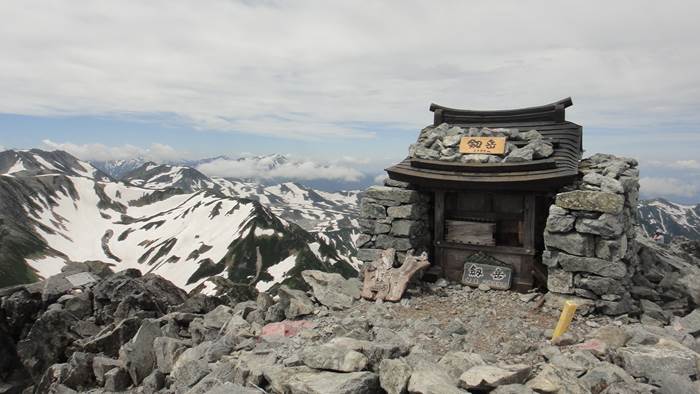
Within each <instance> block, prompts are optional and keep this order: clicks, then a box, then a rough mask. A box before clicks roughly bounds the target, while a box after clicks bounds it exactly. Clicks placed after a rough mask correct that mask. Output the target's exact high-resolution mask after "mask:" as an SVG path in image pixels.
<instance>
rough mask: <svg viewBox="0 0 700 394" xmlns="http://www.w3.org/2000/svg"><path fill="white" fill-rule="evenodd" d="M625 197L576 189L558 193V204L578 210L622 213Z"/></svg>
mask: <svg viewBox="0 0 700 394" xmlns="http://www.w3.org/2000/svg"><path fill="white" fill-rule="evenodd" d="M624 204H625V199H624V197H622V196H620V195H618V194H613V193H607V192H596V191H585V190H574V191H571V192H564V193H559V194H557V197H556V205H557V206H559V207H561V208H565V209H573V210H577V211H593V212H603V213H611V214H615V215H617V214H620V213H622V208H623V207H624Z"/></svg>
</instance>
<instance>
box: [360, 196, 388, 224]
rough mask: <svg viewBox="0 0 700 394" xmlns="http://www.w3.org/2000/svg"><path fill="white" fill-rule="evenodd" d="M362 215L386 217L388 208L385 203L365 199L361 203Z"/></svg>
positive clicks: (378, 217) (371, 217)
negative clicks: (375, 202) (380, 203)
mask: <svg viewBox="0 0 700 394" xmlns="http://www.w3.org/2000/svg"><path fill="white" fill-rule="evenodd" d="M360 217H363V218H369V219H383V218H385V217H386V208H384V206H383V205H379V204H374V203H371V202H367V200H364V199H363V200H362V202H361V203H360Z"/></svg>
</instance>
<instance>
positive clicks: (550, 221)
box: [546, 205, 576, 233]
mask: <svg viewBox="0 0 700 394" xmlns="http://www.w3.org/2000/svg"><path fill="white" fill-rule="evenodd" d="M575 222H576V218H575V217H574V216H573V215H569V214H568V211H567V210H566V209H564V208H560V207H558V206H556V205H552V206H550V207H549V216H548V217H547V225H546V230H547V231H549V232H552V233H567V232H569V231H571V230H573V229H574V223H575Z"/></svg>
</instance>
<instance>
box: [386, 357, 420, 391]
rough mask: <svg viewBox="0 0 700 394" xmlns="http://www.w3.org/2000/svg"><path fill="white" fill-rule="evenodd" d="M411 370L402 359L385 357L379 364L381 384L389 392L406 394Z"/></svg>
mask: <svg viewBox="0 0 700 394" xmlns="http://www.w3.org/2000/svg"><path fill="white" fill-rule="evenodd" d="M411 371H412V370H411V366H410V365H408V363H406V361H404V360H402V359H384V360H382V362H381V363H380V364H379V384H380V385H381V387H382V388H383V389H384V391H386V392H387V394H405V393H406V390H407V388H408V380H409V379H410V378H411Z"/></svg>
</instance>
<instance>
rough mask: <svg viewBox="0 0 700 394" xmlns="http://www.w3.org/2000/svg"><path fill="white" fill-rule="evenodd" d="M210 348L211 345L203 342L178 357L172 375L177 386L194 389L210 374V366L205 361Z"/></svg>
mask: <svg viewBox="0 0 700 394" xmlns="http://www.w3.org/2000/svg"><path fill="white" fill-rule="evenodd" d="M210 346H211V343H209V342H203V343H201V344H199V345H197V346H195V347H193V348H189V349H187V350H185V351H184V352H183V353H182V354H181V355H180V357H178V359H177V360H176V361H175V364H173V367H172V371H171V373H170V377H171V379H172V380H173V383H174V384H175V385H176V386H179V387H185V388H186V387H192V386H194V385H195V384H196V383H197V382H199V381H200V380H201V379H202V378H203V377H205V376H206V375H207V374H208V373H209V372H210V370H209V365H208V363H207V362H206V360H205V359H204V355H205V354H206V352H207V350H208V349H209V347H210Z"/></svg>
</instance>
